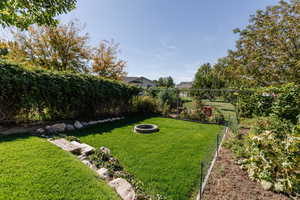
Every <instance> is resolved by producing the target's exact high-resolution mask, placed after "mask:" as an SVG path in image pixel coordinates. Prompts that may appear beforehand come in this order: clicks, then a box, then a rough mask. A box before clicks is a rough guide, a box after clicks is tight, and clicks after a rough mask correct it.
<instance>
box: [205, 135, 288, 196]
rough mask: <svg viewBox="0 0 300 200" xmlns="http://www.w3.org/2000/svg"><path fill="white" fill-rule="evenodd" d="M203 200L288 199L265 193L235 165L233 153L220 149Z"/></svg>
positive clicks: (269, 192)
mask: <svg viewBox="0 0 300 200" xmlns="http://www.w3.org/2000/svg"><path fill="white" fill-rule="evenodd" d="M245 131H246V130H245ZM229 137H230V136H229ZM203 199H205V200H288V199H289V198H288V197H286V196H285V195H282V194H277V193H274V192H271V191H265V190H263V189H262V187H261V186H260V184H259V183H257V182H254V181H251V180H250V179H249V177H248V175H247V172H246V171H244V170H242V169H240V167H239V166H238V165H237V164H236V163H235V159H234V155H233V153H232V152H231V151H230V150H229V149H226V148H225V147H222V149H221V152H220V154H219V157H218V159H217V161H216V163H215V166H214V168H213V171H212V173H211V175H210V177H209V181H208V183H207V185H206V188H205V191H204V195H203Z"/></svg>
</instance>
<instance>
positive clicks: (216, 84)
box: [193, 63, 224, 89]
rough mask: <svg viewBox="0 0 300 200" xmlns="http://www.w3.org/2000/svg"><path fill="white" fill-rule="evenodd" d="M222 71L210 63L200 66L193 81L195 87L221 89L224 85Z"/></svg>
mask: <svg viewBox="0 0 300 200" xmlns="http://www.w3.org/2000/svg"><path fill="white" fill-rule="evenodd" d="M219 72H220V71H218V70H216V68H215V67H212V66H211V65H210V64H209V63H206V64H203V65H201V66H200V67H199V69H198V71H197V73H196V75H195V79H194V82H193V88H196V89H220V88H223V87H224V82H223V81H222V80H221V75H220V74H219Z"/></svg>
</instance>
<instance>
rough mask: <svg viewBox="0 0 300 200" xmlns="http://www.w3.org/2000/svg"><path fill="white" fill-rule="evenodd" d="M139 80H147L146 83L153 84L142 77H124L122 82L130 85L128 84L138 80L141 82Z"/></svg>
mask: <svg viewBox="0 0 300 200" xmlns="http://www.w3.org/2000/svg"><path fill="white" fill-rule="evenodd" d="M141 79H145V80H147V81H150V82H153V81H151V80H150V79H147V78H145V77H143V76H141V77H124V79H123V80H124V82H126V83H130V82H133V81H138V80H141Z"/></svg>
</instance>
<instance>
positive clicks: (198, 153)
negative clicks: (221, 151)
mask: <svg viewBox="0 0 300 200" xmlns="http://www.w3.org/2000/svg"><path fill="white" fill-rule="evenodd" d="M138 123H150V124H157V125H158V126H159V128H160V131H159V132H157V133H154V134H136V133H133V131H132V129H133V127H134V125H135V124H138ZM221 130H222V127H221V126H218V125H205V124H199V123H194V122H186V121H180V120H174V119H167V118H160V117H152V118H148V119H144V120H139V119H138V118H127V119H125V120H122V121H118V122H113V123H106V124H100V125H99V126H95V127H91V128H89V129H87V130H82V131H78V132H75V133H74V132H73V133H70V134H71V135H76V136H77V137H79V138H80V140H81V141H83V142H85V143H88V144H90V145H92V146H94V147H97V148H99V147H101V146H106V147H108V148H110V149H111V150H112V153H113V155H114V156H116V157H117V158H118V159H119V160H120V162H121V164H122V165H123V166H124V167H125V169H126V170H128V171H129V172H130V173H132V174H134V175H135V176H136V177H137V178H138V179H139V180H141V181H143V182H144V184H145V189H146V191H147V192H148V193H150V194H157V193H159V194H161V195H164V196H165V197H167V198H168V199H172V200H184V199H189V198H190V197H191V195H192V194H193V193H194V192H195V191H196V190H197V189H198V183H199V174H200V161H201V160H209V159H211V155H212V153H213V151H214V148H215V144H216V134H217V133H219V132H220V131H221Z"/></svg>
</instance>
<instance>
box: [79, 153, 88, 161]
mask: <svg viewBox="0 0 300 200" xmlns="http://www.w3.org/2000/svg"><path fill="white" fill-rule="evenodd" d="M77 157H78V159H79V160H80V161H83V160H86V159H87V156H86V155H84V154H82V155H79V156H77Z"/></svg>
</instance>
